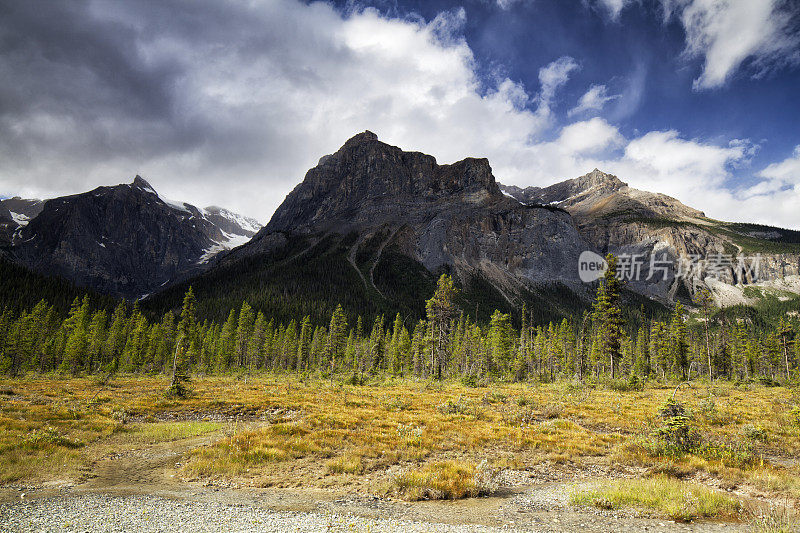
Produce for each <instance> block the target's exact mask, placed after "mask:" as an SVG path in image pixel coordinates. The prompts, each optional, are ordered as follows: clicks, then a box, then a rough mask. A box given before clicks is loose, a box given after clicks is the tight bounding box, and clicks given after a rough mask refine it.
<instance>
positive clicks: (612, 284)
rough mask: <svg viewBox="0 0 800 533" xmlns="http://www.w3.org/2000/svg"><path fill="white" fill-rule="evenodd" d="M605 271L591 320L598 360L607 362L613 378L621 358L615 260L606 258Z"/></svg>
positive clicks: (619, 314)
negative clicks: (594, 332)
mask: <svg viewBox="0 0 800 533" xmlns="http://www.w3.org/2000/svg"><path fill="white" fill-rule="evenodd" d="M606 262H607V263H608V268H607V269H606V272H605V274H604V275H603V279H602V281H601V283H600V286H599V287H598V289H597V297H596V299H595V302H594V305H593V308H592V320H593V322H594V327H595V331H596V332H597V333H596V342H597V343H598V346H597V350H598V352H599V354H598V355H599V358H600V360H607V361H608V362H609V367H610V369H611V377H612V378H614V377H615V369H616V365H617V364H618V363H619V360H620V358H621V357H622V344H621V343H622V325H623V321H622V310H621V309H620V307H619V297H620V290H621V286H620V281H619V280H618V279H617V258H616V257H614V256H613V255H612V254H608V255H607V256H606Z"/></svg>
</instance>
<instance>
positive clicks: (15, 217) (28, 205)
mask: <svg viewBox="0 0 800 533" xmlns="http://www.w3.org/2000/svg"><path fill="white" fill-rule="evenodd" d="M43 207H44V201H42V200H30V199H25V198H20V197H19V196H15V197H13V198H6V199H4V200H0V245H4V244H5V245H7V244H10V243H11V240H12V239H13V237H14V233H15V232H16V231H17V230H18V229H20V228H21V227H23V226H26V225H27V224H28V222H30V220H31V219H32V218H34V217H36V215H38V214H39V213H41V212H42V208H43Z"/></svg>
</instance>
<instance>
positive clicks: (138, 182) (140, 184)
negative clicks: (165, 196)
mask: <svg viewBox="0 0 800 533" xmlns="http://www.w3.org/2000/svg"><path fill="white" fill-rule="evenodd" d="M131 187H137V188H139V189H142V190H145V191H148V192H152V193H155V192H156V190H155V189H154V188H153V186H152V185H150V184H149V183H147V180H145V179H144V178H143V177H141V176H140V175H138V174H137V175H136V177H135V178H133V182H131Z"/></svg>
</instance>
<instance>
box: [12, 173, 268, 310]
mask: <svg viewBox="0 0 800 533" xmlns="http://www.w3.org/2000/svg"><path fill="white" fill-rule="evenodd" d="M37 208H38V209H39V210H40V212H39V213H38V214H35V213H34V211H31V210H29V212H30V213H31V214H33V215H34V216H33V217H31V219H30V220H29V221H27V224H24V225H22V226H20V227H19V228H18V229H17V230H16V231H15V232H14V233H13V236H12V239H11V243H10V248H9V254H10V256H11V257H12V258H14V259H15V260H16V261H17V262H19V263H21V264H22V265H25V266H27V267H29V268H31V269H33V270H35V271H37V272H40V273H44V274H47V275H55V276H60V277H63V278H65V279H67V280H69V281H71V282H73V283H75V284H77V285H80V286H85V287H88V288H91V289H94V290H97V291H99V292H102V293H106V294H111V295H115V296H123V297H127V298H138V297H141V296H142V295H146V294H148V293H151V292H154V291H155V290H157V289H159V288H160V287H163V286H165V285H167V284H169V283H170V282H173V281H176V280H178V279H181V278H182V277H184V276H188V275H190V274H192V273H196V272H198V271H200V270H201V269H202V268H204V265H205V263H206V262H207V261H208V260H209V259H211V258H212V257H213V256H214V255H215V254H217V253H218V252H220V251H222V250H226V249H229V248H232V247H235V246H238V245H241V244H244V243H245V242H247V241H248V240H249V239H250V237H252V236H253V235H254V233H255V231H257V230H258V229H259V225H258V223H257V222H256V221H254V220H252V219H247V218H244V217H241V216H239V215H236V214H234V213H231V212H229V211H226V210H224V209H221V208H217V207H212V208H209V209H199V208H197V207H195V206H193V205H191V204H188V203H179V202H171V201H168V200H164V199H162V198H161V197H160V196H159V195H158V193H156V191H155V190H154V189H153V188H152V187H151V186H150V184H149V183H147V182H146V181H145V180H144V179H142V178H141V177H140V176H136V178H135V179H134V180H133V182H132V183H129V184H122V185H116V186H110V187H98V188H96V189H94V190H93V191H89V192H86V193H82V194H76V195H72V196H64V197H60V198H53V199H51V200H47V201H45V202H43V204H42V205H41V206H40V207H37ZM31 209H33V208H31Z"/></svg>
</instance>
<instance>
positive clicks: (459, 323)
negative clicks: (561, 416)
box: [0, 256, 800, 384]
mask: <svg viewBox="0 0 800 533" xmlns="http://www.w3.org/2000/svg"><path fill="white" fill-rule="evenodd" d="M609 261H610V262H611V263H610V264H611V267H612V268H611V269H610V270H609V274H607V275H606V277H605V278H604V279H603V280H601V282H600V283H599V285H598V288H597V294H596V298H595V301H594V303H593V305H592V308H591V309H590V310H586V311H584V312H582V313H576V314H574V315H572V316H570V317H565V318H563V319H561V320H559V321H552V322H549V323H548V324H547V325H541V324H536V323H535V321H534V320H532V317H533V316H534V314H533V313H531V312H530V311H529V310H528V309H527V307H524V308H523V310H522V313H521V323H520V326H519V327H515V325H514V321H513V320H512V317H511V315H510V314H508V313H505V312H502V311H500V310H495V311H494V312H493V313H492V314H491V317H490V318H489V320H488V321H487V322H485V323H482V322H480V321H476V320H475V319H474V318H473V316H472V315H471V314H470V310H469V309H464V308H462V307H460V306H459V301H461V298H462V297H463V295H461V294H459V293H460V291H459V290H458V288H457V287H456V285H455V284H454V282H453V279H452V278H451V277H450V276H449V275H447V274H443V275H442V276H441V277H440V278H439V280H438V282H437V283H436V284H435V286H432V287H431V292H432V295H431V297H430V298H429V299H428V300H427V301H426V302H425V309H424V313H423V314H422V315H421V316H417V315H414V314H405V315H404V314H401V313H397V314H395V315H385V314H377V315H376V316H375V317H374V318H370V319H368V320H365V319H364V318H363V317H362V316H361V315H357V316H356V317H355V319H352V318H349V317H348V316H347V314H346V313H345V312H344V310H343V307H342V305H337V306H336V307H335V309H334V310H333V311H332V313H331V314H330V315H329V316H328V317H326V320H325V321H324V322H322V321H320V320H319V319H318V316H319V314H318V313H317V314H315V315H312V314H311V313H309V314H306V315H305V316H304V317H303V318H301V319H299V320H298V319H288V320H282V319H281V318H277V317H276V316H273V315H270V314H268V313H265V312H264V311H263V310H262V309H254V307H253V306H251V305H250V303H249V302H247V301H245V302H243V303H242V304H241V306H239V307H238V308H237V309H231V310H230V311H229V312H228V314H227V316H226V317H225V319H224V320H208V319H202V320H201V319H199V318H198V312H197V310H198V307H199V304H198V301H197V299H196V296H195V292H194V290H193V289H192V288H189V290H188V291H187V292H186V294H185V296H184V298H183V305H182V308H181V310H180V312H178V313H173V312H172V311H167V312H166V313H164V314H163V315H161V316H160V317H159V318H158V319H156V320H152V319H148V318H147V317H146V316H145V314H143V313H142V311H141V309H140V308H139V306H138V305H137V304H133V305H129V304H127V303H124V302H123V303H119V304H118V305H117V307H116V308H115V309H113V310H110V309H106V308H102V306H101V307H99V308H98V307H96V306H94V305H93V304H92V301H91V299H90V298H89V297H88V296H84V297H83V298H75V300H74V302H73V303H72V305H71V307H70V309H69V312H68V313H67V315H66V317H64V315H63V314H62V313H60V312H59V310H58V307H57V306H54V305H52V304H50V303H48V302H46V301H44V300H43V301H41V302H39V303H38V304H36V305H35V306H34V307H33V308H32V309H29V310H25V311H22V312H19V311H18V310H16V309H13V308H6V309H5V311H4V312H3V314H2V316H0V354H2V355H1V358H0V371H2V372H4V373H8V374H18V373H21V372H27V371H37V372H52V371H58V372H65V373H70V374H79V373H92V372H99V371H103V372H114V371H119V372H138V373H159V372H165V373H170V372H173V371H176V372H177V374H178V375H179V376H184V377H185V378H188V377H189V376H190V375H191V374H192V373H212V372H223V373H225V372H251V371H257V370H286V371H297V372H314V373H319V374H322V375H326V376H328V375H331V374H334V373H335V374H342V375H349V376H351V379H353V380H356V381H358V380H360V379H362V378H363V376H365V375H371V374H391V375H413V376H420V377H436V378H445V377H446V378H459V379H463V380H465V381H467V382H477V381H481V380H486V379H495V380H538V381H547V382H549V381H554V380H556V379H559V378H576V379H581V380H596V379H616V380H619V379H625V380H627V381H628V383H630V384H636V383H638V382H640V381H641V380H644V379H650V378H655V379H660V380H671V379H688V378H692V377H696V376H707V377H710V378H712V379H716V378H726V379H732V380H745V379H760V380H763V381H765V382H768V383H771V382H773V381H775V380H781V381H785V380H793V379H797V372H798V361H800V343H796V342H795V334H796V332H797V331H798V322H797V318H798V314H797V310H796V309H795V310H793V311H792V310H789V311H791V312H789V313H787V309H786V307H787V306H791V305H795V306H796V304H797V301H793V302H781V303H782V304H783V305H782V306H781V307H782V308H783V309H784V310H783V311H780V312H778V311H776V310H775V309H772V311H773V312H772V314H770V313H767V312H766V310H762V311H758V310H755V309H752V308H750V309H749V311H748V310H746V309H744V308H740V309H734V310H726V311H725V312H719V311H718V310H715V309H713V307H712V306H711V304H710V300H709V299H708V298H706V299H700V300H697V301H696V304H697V308H698V309H699V311H698V312H696V313H695V314H694V315H692V317H691V319H690V317H689V314H688V313H687V312H686V310H685V308H684V307H683V305H681V304H677V305H676V306H675V308H674V310H673V311H672V313H671V315H670V316H668V317H665V318H662V319H649V318H648V317H647V315H645V314H643V313H641V314H640V313H630V312H624V311H623V304H622V301H621V293H622V289H623V287H622V286H621V284H620V282H619V281H618V280H617V278H616V277H615V276H614V275H613V274H610V273H612V272H614V265H615V262H614V261H615V260H614V258H613V256H609ZM770 317H772V318H770ZM787 317H788V318H787ZM706 326H708V327H707V328H706Z"/></svg>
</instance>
